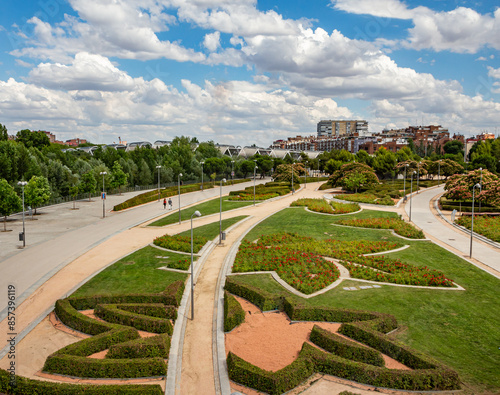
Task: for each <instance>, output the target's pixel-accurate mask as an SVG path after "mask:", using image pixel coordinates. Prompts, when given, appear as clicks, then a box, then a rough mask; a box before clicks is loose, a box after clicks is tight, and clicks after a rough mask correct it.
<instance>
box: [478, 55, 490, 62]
mask: <svg viewBox="0 0 500 395" xmlns="http://www.w3.org/2000/svg"><path fill="white" fill-rule="evenodd" d="M487 60H488V59H486V58H485V57H484V56H480V57H479V58H477V59H476V62H485V61H487Z"/></svg>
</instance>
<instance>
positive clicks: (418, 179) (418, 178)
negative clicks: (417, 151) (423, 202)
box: [417, 162, 420, 193]
mask: <svg viewBox="0 0 500 395" xmlns="http://www.w3.org/2000/svg"><path fill="white" fill-rule="evenodd" d="M417 171H418V173H417V193H418V190H419V188H418V182H419V181H420V162H417Z"/></svg>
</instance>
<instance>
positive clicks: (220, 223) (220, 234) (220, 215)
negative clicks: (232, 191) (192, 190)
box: [219, 178, 255, 245]
mask: <svg viewBox="0 0 500 395" xmlns="http://www.w3.org/2000/svg"><path fill="white" fill-rule="evenodd" d="M223 182H224V183H225V182H226V179H225V178H223V179H222V180H220V210H219V245H220V244H222V183H223ZM254 201H255V192H254ZM254 204H255V203H254Z"/></svg>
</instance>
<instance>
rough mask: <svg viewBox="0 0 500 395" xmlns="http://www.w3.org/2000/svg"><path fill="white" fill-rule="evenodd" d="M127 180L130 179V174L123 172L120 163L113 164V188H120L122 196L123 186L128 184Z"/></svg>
mask: <svg viewBox="0 0 500 395" xmlns="http://www.w3.org/2000/svg"><path fill="white" fill-rule="evenodd" d="M127 178H128V174H126V173H125V172H124V171H123V169H122V167H121V165H120V163H118V161H116V162H115V163H114V164H113V169H112V170H111V186H112V187H113V188H118V191H119V192H120V195H121V194H122V191H121V186H122V185H126V184H127Z"/></svg>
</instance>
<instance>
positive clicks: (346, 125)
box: [317, 120, 369, 137]
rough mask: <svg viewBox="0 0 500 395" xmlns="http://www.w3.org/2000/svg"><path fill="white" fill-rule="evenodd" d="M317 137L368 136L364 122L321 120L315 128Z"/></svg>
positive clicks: (365, 122)
mask: <svg viewBox="0 0 500 395" xmlns="http://www.w3.org/2000/svg"><path fill="white" fill-rule="evenodd" d="M317 134H318V137H341V136H368V135H369V134H368V122H367V121H365V120H322V121H319V122H318V126H317Z"/></svg>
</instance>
